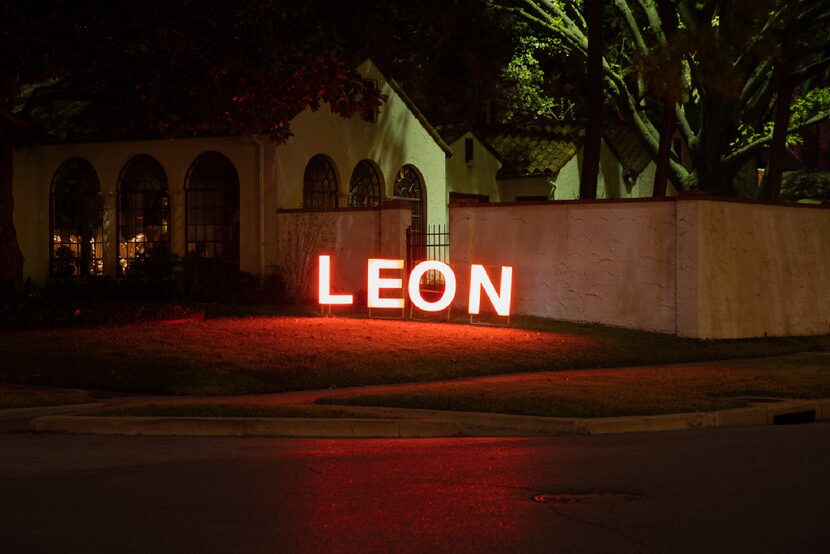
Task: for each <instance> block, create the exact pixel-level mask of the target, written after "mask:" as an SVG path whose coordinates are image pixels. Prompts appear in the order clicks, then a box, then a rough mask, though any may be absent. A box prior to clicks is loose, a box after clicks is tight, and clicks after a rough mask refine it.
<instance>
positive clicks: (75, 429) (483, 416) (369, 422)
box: [31, 399, 830, 438]
mask: <svg viewBox="0 0 830 554" xmlns="http://www.w3.org/2000/svg"><path fill="white" fill-rule="evenodd" d="M363 408H364V409H365V410H366V412H367V413H372V414H375V415H378V416H380V417H388V418H390V419H367V418H348V419H340V418H244V417H228V418H222V417H106V416H60V415H49V416H45V417H36V418H35V419H33V420H32V421H31V429H32V430H33V431H36V432H49V433H72V434H92V435H155V436H201V437H218V436H225V437H246V436H262V437H265V436H271V437H364V438H372V437H377V438H428V437H459V436H516V435H520V434H532V435H605V434H617V433H641V432H654V431H679V430H684V429H707V428H716V427H751V426H761V425H773V424H776V423H784V422H783V421H777V420H776V418H777V417H778V416H792V415H795V414H806V416H807V418H806V420H807V421H826V420H830V399H821V400H782V401H776V402H770V403H768V404H767V403H765V404H763V405H759V406H750V407H747V408H736V409H731V410H720V411H715V412H693V413H685V414H667V415H656V416H623V417H606V418H555V417H540V416H522V415H510V414H493V413H483V412H447V411H439V410H416V409H402V408H379V407H369V406H366V407H363ZM391 418H398V419H391Z"/></svg>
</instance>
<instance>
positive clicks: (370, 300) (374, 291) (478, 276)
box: [318, 255, 513, 317]
mask: <svg viewBox="0 0 830 554" xmlns="http://www.w3.org/2000/svg"><path fill="white" fill-rule="evenodd" d="M403 266H404V264H403V260H381V259H374V258H371V259H369V261H368V263H367V270H368V271H367V273H368V279H367V286H366V304H367V305H368V307H369V308H397V309H402V308H403V307H404V298H403V294H402V293H403V289H404V282H403V275H402V273H403ZM319 269H320V272H319V287H318V291H319V299H320V304H322V305H324V306H332V305H350V304H353V303H354V296H353V295H351V294H333V293H332V292H331V256H325V255H324V256H320V268H319ZM428 271H434V272H436V273H440V274H441V276H442V277H443V279H444V291H443V293H442V294H441V297H440V298H438V299H437V300H427V299H425V298H424V296H423V295H422V294H421V287H420V283H421V278H422V277H423V276H424V274H425V273H426V272H428ZM393 272H398V273H397V276H394V273H393ZM381 274H383V275H381ZM390 274H391V275H390ZM512 285H513V268H512V267H508V266H502V267H501V279H500V280H499V290H498V291H497V290H496V286H495V285H494V284H493V281H492V280H491V279H490V275H488V274H487V270H485V269H484V266H483V265H480V264H472V265H471V266H470V290H469V293H470V296H469V303H468V311H469V313H470V314H472V315H477V314H478V313H479V312H480V311H481V293H482V291H483V292H484V294H485V295H486V296H487V299H488V300H489V301H490V303H491V304H492V305H493V308H495V310H496V313H497V314H499V315H500V316H505V317H507V316H509V315H510V294H511V290H512ZM457 289H458V283H457V281H456V278H455V272H454V271H453V270H452V268H451V267H450V266H448V265H447V264H445V263H443V262H438V261H434V260H428V261H425V262H421V263H419V264H418V265H416V266H415V267H413V268H412V271H411V272H410V273H409V278H408V279H407V284H406V291H407V293H408V294H409V301H410V302H412V304H413V305H414V306H415V307H417V308H418V309H421V310H424V311H425V312H440V311H441V310H444V309H446V308H448V307H449V306H451V305H452V303H453V300H455V293H456V291H457ZM382 290H387V291H390V290H399V291H401V295H400V297H398V296H393V297H389V296H381V291H382Z"/></svg>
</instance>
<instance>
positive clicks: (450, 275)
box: [409, 260, 456, 312]
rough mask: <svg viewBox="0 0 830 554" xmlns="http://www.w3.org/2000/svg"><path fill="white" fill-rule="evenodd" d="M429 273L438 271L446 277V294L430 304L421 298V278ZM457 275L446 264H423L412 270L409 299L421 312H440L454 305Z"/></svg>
mask: <svg viewBox="0 0 830 554" xmlns="http://www.w3.org/2000/svg"><path fill="white" fill-rule="evenodd" d="M427 271H438V272H439V273H441V274H442V275H443V276H444V294H443V295H442V296H441V298H439V299H438V300H436V301H435V302H428V301H427V300H424V297H423V296H421V277H423V275H424V273H426V272H427ZM455 289H456V282H455V273H454V272H453V270H452V269H451V268H450V266H448V265H447V264H445V263H444V262H438V261H434V260H428V261H426V262H421V263H419V264H418V265H416V266H415V267H414V268H413V269H412V273H410V275H409V299H410V300H411V301H412V303H413V304H414V305H415V307H417V308H418V309H420V310H423V311H425V312H440V311H441V310H444V309H446V308H447V307H449V305H450V304H452V301H453V299H454V298H455Z"/></svg>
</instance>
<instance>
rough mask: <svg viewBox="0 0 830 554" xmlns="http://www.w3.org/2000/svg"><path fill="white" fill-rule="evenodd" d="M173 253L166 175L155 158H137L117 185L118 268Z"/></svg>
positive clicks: (122, 268)
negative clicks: (157, 255)
mask: <svg viewBox="0 0 830 554" xmlns="http://www.w3.org/2000/svg"><path fill="white" fill-rule="evenodd" d="M169 252H170V197H169V195H168V194H167V175H166V174H165V172H164V168H163V167H162V166H161V164H160V163H159V162H158V161H156V159H155V158H153V157H152V156H147V155H141V156H136V157H135V158H133V159H132V160H130V161H129V162H127V165H126V166H124V169H123V170H122V171H121V178H120V179H119V182H118V269H119V271H125V270H127V268H128V267H129V266H130V264H132V263H134V262H135V261H136V260H142V259H145V258H146V257H148V256H152V255H153V254H154V253H155V254H160V255H167V254H168V253H169Z"/></svg>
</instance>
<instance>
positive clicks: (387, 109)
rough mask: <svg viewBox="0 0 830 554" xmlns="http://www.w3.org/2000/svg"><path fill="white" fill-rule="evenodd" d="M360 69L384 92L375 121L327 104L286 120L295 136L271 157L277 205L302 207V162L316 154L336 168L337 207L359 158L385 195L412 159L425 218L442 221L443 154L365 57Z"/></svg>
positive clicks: (444, 189)
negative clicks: (377, 175)
mask: <svg viewBox="0 0 830 554" xmlns="http://www.w3.org/2000/svg"><path fill="white" fill-rule="evenodd" d="M359 70H360V72H361V74H363V75H364V76H365V77H367V78H371V79H376V80H377V81H378V88H379V89H380V91H381V92H382V93H383V94H385V95H387V97H388V98H387V100H386V102H384V103H383V104H382V105H381V107H380V113H379V114H378V118H377V122H374V123H370V122H367V121H364V120H362V119H361V118H360V117H353V118H350V119H344V118H342V117H340V116H338V115H335V114H332V113H331V110H330V109H329V107H328V104H324V105H322V106H321V107H320V109H319V110H317V111H316V112H313V111H312V110H311V109H310V108H309V109H306V110H305V111H303V112H302V113H301V114H299V115H298V116H297V117H295V118H294V119H293V120H292V122H291V130H292V131H293V132H294V136H292V137H291V138H290V139H289V140H288V142H286V143H285V144H284V145H281V146H279V147H277V150H276V159H275V160H274V164H275V165H274V174H275V180H276V186H277V196H278V199H277V205H278V207H280V208H301V207H302V202H303V200H302V198H303V174H304V172H305V167H306V164H308V161H309V160H310V159H311V157H312V156H314V155H315V154H324V155H326V156H328V157H329V158H330V160H331V161H332V162H333V163H334V166H335V168H336V171H337V175H338V181H339V187H340V192H341V197H340V205H341V206H343V205H346V199H347V193H348V192H349V181H350V179H351V176H352V171H353V170H354V167H355V166H356V165H357V163H358V162H359V161H360V160H363V159H370V160H372V161H374V162H375V163H376V164H377V166H378V167H379V168H380V171H381V175H382V177H383V180H384V182H385V190H384V197H385V198H389V197H391V196H392V193H393V187H394V183H395V177H396V176H397V172H398V170H399V169H400V168H401V167H402V166H403V165H404V164H412V165H414V166H415V167H416V168H417V169H418V171H419V172H420V174H421V176H422V178H423V182H424V185H425V188H426V196H427V219H428V223H429V224H445V223H446V222H447V187H446V164H445V160H446V154H445V153H444V151H443V150H442V149H441V147H440V146H438V144H437V143H436V142H435V140H434V139H433V138H432V136H430V134H429V133H428V132H427V130H426V129H425V128H424V126H423V125H422V124H421V123H420V122H419V121H418V120H417V119H416V118H415V117H414V116H413V115H412V113H411V112H410V111H409V108H408V107H407V106H406V104H404V102H403V101H402V100H401V98H400V97H399V96H398V95H397V93H395V91H394V90H393V89H392V87H391V86H390V85H389V84H388V82H387V81H386V79H385V78H384V77H383V75H381V74H380V72H379V71H378V70H377V68H375V67H374V66H373V65H372V64H371V63H369V62H367V63H364V64H363V65H362V66H361V67H360V68H359Z"/></svg>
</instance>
